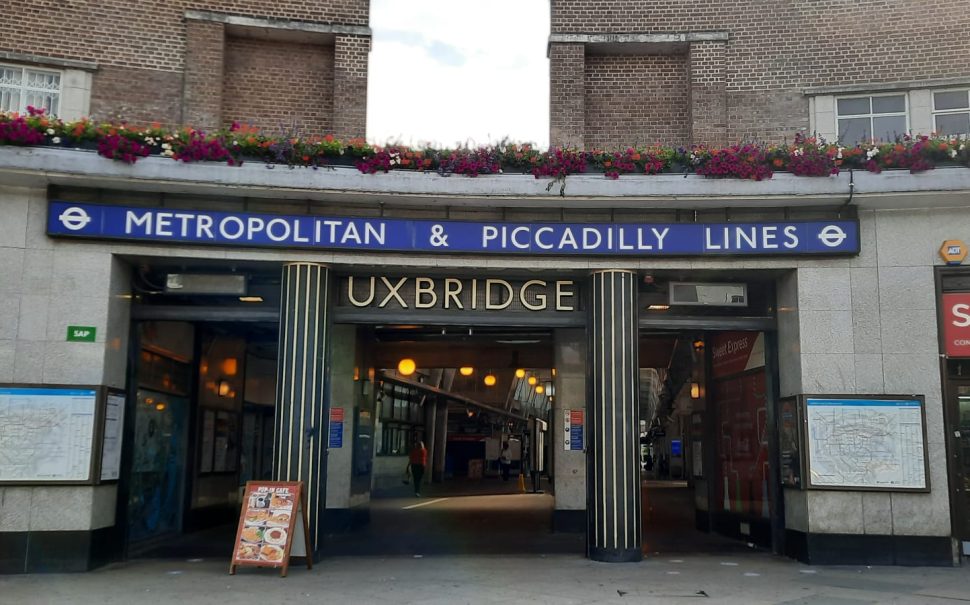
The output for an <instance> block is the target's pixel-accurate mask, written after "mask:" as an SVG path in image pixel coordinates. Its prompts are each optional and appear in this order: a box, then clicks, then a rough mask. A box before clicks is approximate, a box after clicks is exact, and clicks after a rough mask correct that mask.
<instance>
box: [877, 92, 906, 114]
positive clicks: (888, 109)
mask: <svg viewBox="0 0 970 605" xmlns="http://www.w3.org/2000/svg"><path fill="white" fill-rule="evenodd" d="M904 111H906V96H905V95H893V96H891V97H872V113H902V112H904Z"/></svg>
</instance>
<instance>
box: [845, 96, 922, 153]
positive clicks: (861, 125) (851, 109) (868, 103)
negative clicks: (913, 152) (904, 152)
mask: <svg viewBox="0 0 970 605" xmlns="http://www.w3.org/2000/svg"><path fill="white" fill-rule="evenodd" d="M836 113H837V116H838V126H839V141H840V142H841V143H843V144H847V145H854V144H856V143H862V142H872V141H893V140H895V139H896V138H897V137H901V136H903V135H904V134H906V133H907V132H908V131H909V128H908V124H907V114H906V95H905V94H894V95H880V96H866V97H843V98H840V99H838V100H837V102H836Z"/></svg>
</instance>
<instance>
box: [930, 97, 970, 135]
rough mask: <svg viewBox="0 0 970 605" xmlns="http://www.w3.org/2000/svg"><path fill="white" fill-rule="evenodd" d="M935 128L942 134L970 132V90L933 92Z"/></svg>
mask: <svg viewBox="0 0 970 605" xmlns="http://www.w3.org/2000/svg"><path fill="white" fill-rule="evenodd" d="M933 130H934V131H935V132H938V133H940V134H949V135H955V134H970V90H941V91H937V92H934V93H933Z"/></svg>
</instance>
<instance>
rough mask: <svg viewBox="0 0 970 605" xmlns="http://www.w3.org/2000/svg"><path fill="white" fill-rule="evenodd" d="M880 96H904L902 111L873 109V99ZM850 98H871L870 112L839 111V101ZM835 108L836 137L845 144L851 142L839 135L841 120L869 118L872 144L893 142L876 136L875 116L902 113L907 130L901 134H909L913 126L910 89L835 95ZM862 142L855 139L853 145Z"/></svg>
mask: <svg viewBox="0 0 970 605" xmlns="http://www.w3.org/2000/svg"><path fill="white" fill-rule="evenodd" d="M879 97H903V104H904V107H903V111H901V112H899V111H894V112H890V113H876V112H874V111H872V99H875V98H879ZM848 99H869V112H868V113H864V114H861V113H860V114H851V115H842V114H840V113H839V101H843V100H848ZM833 109H834V110H835V111H834V114H835V135H836V138H838V139H839V143H840V144H843V145H845V144H850V143H846V142H845V141H842V140H841V137H840V136H839V135H840V133H841V131H842V129H841V128H840V125H839V122H840V121H841V120H850V119H858V118H868V119H869V141H868V142H869V143H870V144H875V143H877V142H882V143H891V142H892V141H881V140H880V139H877V138H875V130H876V129H875V128H874V127H873V122H872V121H873V119H875V118H889V117H898V116H900V115H901V116H903V119H904V120H905V122H906V128H905V130H904V131H903V132H901V133H900V135H907V134H909V132H910V130H911V128H912V126H911V124H910V122H911V115H910V114H911V112H912V107H911V105H910V101H909V91H908V90H897V91H892V92H881V93H863V94H852V95H835V99H834V108H833ZM861 142H862V141H854V142H852V143H851V144H852V145H855V144H858V143H861Z"/></svg>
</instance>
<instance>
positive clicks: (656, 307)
mask: <svg viewBox="0 0 970 605" xmlns="http://www.w3.org/2000/svg"><path fill="white" fill-rule="evenodd" d="M669 308H670V305H650V306H649V307H647V309H648V310H649V311H666V310H667V309H669Z"/></svg>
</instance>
